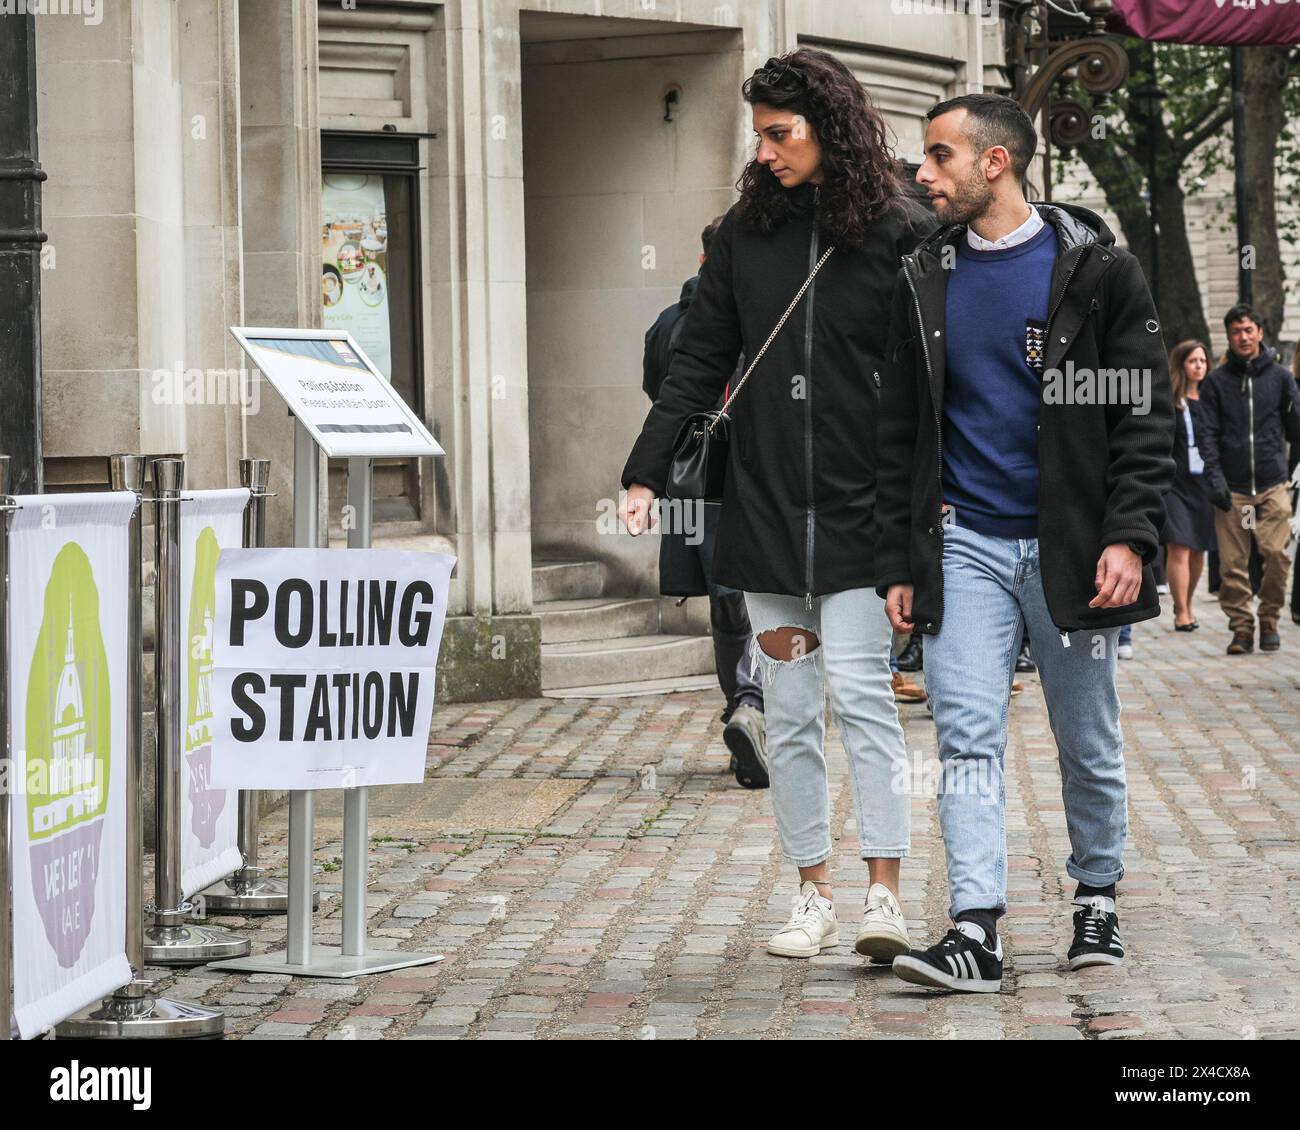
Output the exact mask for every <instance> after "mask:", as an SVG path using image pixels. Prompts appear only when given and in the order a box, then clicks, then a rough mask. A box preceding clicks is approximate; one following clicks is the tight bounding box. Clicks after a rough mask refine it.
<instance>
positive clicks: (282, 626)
mask: <svg viewBox="0 0 1300 1130" xmlns="http://www.w3.org/2000/svg"><path fill="white" fill-rule="evenodd" d="M455 563H456V559H455V558H454V557H449V556H446V555H443V554H437V553H411V552H403V551H398V550H382V549H349V550H345V551H344V550H337V549H335V550H329V549H236V550H223V551H222V553H221V559H220V561H219V562H218V565H217V618H216V619H217V622H216V631H215V634H214V637H213V659H214V661H215V663H216V674H215V676H214V679H213V699H214V704H213V706H214V714H215V717H214V720H213V759H212V780H213V783H214V784H217V785H222V786H226V787H230V788H234V787H238V788H245V789H249V788H252V789H340V788H344V789H346V788H354V787H359V786H361V785H391V784H409V783H414V782H419V781H423V780H424V766H425V759H426V755H427V752H428V743H429V726H430V724H431V722H432V719H433V699H434V676H435V668H436V667H437V663H438V646H439V644H440V643H441V641H442V627H443V621H444V619H445V618H446V615H447V588H448V584H449V582H450V579H451V570H452V566H454V565H455Z"/></svg>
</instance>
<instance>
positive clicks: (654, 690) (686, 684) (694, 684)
mask: <svg viewBox="0 0 1300 1130" xmlns="http://www.w3.org/2000/svg"><path fill="white" fill-rule="evenodd" d="M710 687H712V688H713V689H714V690H717V687H718V677H717V675H716V674H715V673H713V672H710V673H709V674H707V675H682V676H680V677H677V678H673V679H642V680H639V681H637V682H631V683H597V684H596V685H595V686H590V687H560V688H558V689H556V690H550V691H542V695H543V696H544V697H545V698H636V697H638V696H640V695H660V694H676V693H679V692H684V691H707V690H708V689H709V688H710ZM718 693H719V695H721V693H722V692H721V691H719V692H718Z"/></svg>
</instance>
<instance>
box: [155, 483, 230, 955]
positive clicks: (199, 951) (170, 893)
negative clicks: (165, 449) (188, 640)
mask: <svg viewBox="0 0 1300 1130" xmlns="http://www.w3.org/2000/svg"><path fill="white" fill-rule="evenodd" d="M152 466H153V482H154V494H155V499H154V501H155V503H156V507H155V510H154V534H155V544H156V547H157V562H158V568H157V579H156V581H155V582H154V583H155V584H156V585H157V589H156V591H155V594H154V609H155V617H156V624H157V628H156V630H155V632H154V668H155V670H154V675H155V679H156V684H157V702H156V703H155V705H154V711H155V714H154V718H155V720H156V723H157V725H156V727H155V728H156V730H157V733H158V765H157V780H156V785H157V788H156V800H155V803H154V813H155V822H156V832H155V835H154V844H155V848H154V901H153V905H152V906H149V907H146V908H145V912H146V913H148V914H152V915H153V925H151V926H149V927H147V928H146V930H145V941H144V960H145V962H146V963H147V964H149V965H204V964H206V963H207V962H209V961H215V960H216V959H218V958H223V957H238V956H240V955H242V954H246V953H248V951H249V949H250V948H251V946H250V943H249V940H248V939H247V938H245V937H241V936H240V935H238V934H232V933H231V932H230V931H229V930H226V929H223V928H222V927H220V926H206V925H199V924H198V923H194V922H186V921H185V916H186V915H187V914H189V913H190V912H191V911H192V910H194V904H193V903H191V902H189V901H187V900H185V899H184V898H183V897H182V895H181V792H180V789H181V725H182V721H183V719H182V708H181V701H180V695H181V645H182V643H183V641H182V639H181V636H182V635H183V632H182V629H181V560H180V530H181V515H180V506H181V484H182V483H183V482H184V481H185V460H183V459H154V460H152Z"/></svg>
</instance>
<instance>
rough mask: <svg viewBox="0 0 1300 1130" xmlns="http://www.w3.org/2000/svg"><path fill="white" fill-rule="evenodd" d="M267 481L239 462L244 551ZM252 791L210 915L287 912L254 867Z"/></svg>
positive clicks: (253, 536)
mask: <svg viewBox="0 0 1300 1130" xmlns="http://www.w3.org/2000/svg"><path fill="white" fill-rule="evenodd" d="M270 477H271V461H270V460H269V459H241V460H240V461H239V483H240V485H241V486H245V487H248V489H249V490H250V492H251V494H250V496H249V499H248V509H247V510H245V511H244V548H245V549H256V548H259V547H261V546H263V545H265V544H266V500H267V499H268V498H271V497H272V495H271V494H270V493H268V492H267V489H266V487H267V484H268V482H269V481H270ZM259 796H260V794H259V793H258V792H257V791H256V790H255V789H244V790H242V791H241V792H240V794H239V851H240V854H241V855H242V856H243V857H244V865H243V867H241V868H240V869H239V870H238V871H236V872H235V873H234V874H233V875H230V876H228V877H227V878H225V879H222V880H220V881H218V882H216V883H213V884H212V886H210V887H208V888H207V890H205V891H203V892H202V893H201V894H200V895H199V898H201V899H202V900H203V907H204V910H205V912H207V913H214V914H283V913H284V912H285V911H286V910H288V909H289V888H288V886H287V885H286V884H285V883H284V882H282V881H281V880H279V879H272V878H269V877H268V876H267V874H266V872H267V868H265V867H259V866H258V865H257V851H258V845H257V825H258V811H257V805H258V797H259ZM312 899H313V901H312V909H313V910H315V909H316V908H317V907H318V906H319V905H320V892H319V891H314V892H313V893H312Z"/></svg>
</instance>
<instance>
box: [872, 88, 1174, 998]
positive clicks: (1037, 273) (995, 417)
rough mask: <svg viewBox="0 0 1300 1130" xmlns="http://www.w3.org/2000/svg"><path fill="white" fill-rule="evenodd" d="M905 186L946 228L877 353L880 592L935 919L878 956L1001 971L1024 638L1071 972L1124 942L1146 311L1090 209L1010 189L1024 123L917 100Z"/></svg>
mask: <svg viewBox="0 0 1300 1130" xmlns="http://www.w3.org/2000/svg"><path fill="white" fill-rule="evenodd" d="M928 117H929V126H928V128H927V129H926V135H925V163H924V164H923V165H922V166H921V168H920V170H919V171H918V172H917V175H916V179H917V180H918V181H919V182H920V183H921V184H922V185H923V186H925V188H926V190H927V194H928V196H929V197H930V199H931V200H932V201H933V202H934V208H935V212H936V213H937V215H938V217H939V220H940V221H941V222H943V223H944V224H945V226H944V227H943V228H942V229H940V230H939V231H938V232H936V233H935V234H934V235H932V236H930V237H929V238H928V239H927V240H925V241H924V242H923V243H922V244H921V245H920V246H919V247H918V248H917V249H916V251H915V252H914V253H913V254H911V255H905V256H904V257H903V269H902V271H901V272H900V273H899V276H898V282H897V285H896V287H895V290H894V303H893V313H892V317H891V322H890V333H889V344H888V346H887V351H886V353H887V355H886V358H885V367H884V369H883V370H882V373H881V376H882V378H883V380H882V384H881V407H880V422H879V429H878V441H877V446H878V459H879V466H878V471H877V487H876V520H877V524H878V527H879V529H878V533H879V542H878V544H877V547H876V583H877V585H878V588H877V591H878V592H879V593H880V594H881V595H882V596H885V597H886V611H887V613H888V614H889V618H890V621H891V622H892V623H893V626H894V628H895V629H897V630H898V631H912V630H918V631H921V632H923V633H925V634H926V635H928V636H929V637H930V638H929V639H927V640H926V642H925V675H926V689H927V690H928V691H929V692H930V701H931V703H932V704H933V712H934V721H935V729H936V731H937V735H938V745H939V757H940V760H941V763H942V771H941V773H940V785H939V822H940V825H941V827H942V830H943V840H944V848H945V851H946V855H947V862H948V888H949V915H950V916H951V918H952V920H953V929H951V930H950V931H948V933H947V934H946V935H945V936H944V937H943V938H942V939H941V940H940V941H939V942H938V943H937V944H936V945H933V946H931V947H930V948H929V949H925V950H913V951H911V952H910V953H906V954H903V955H900V956H899V957H896V958H895V959H894V972H895V973H896V974H897V975H898V976H899V977H901V978H902V979H903V980H905V981H910V982H913V983H916V984H921V985H927V986H931V987H935V988H946V989H957V990H959V991H964V992H996V991H997V990H998V989H999V988H1000V987H1001V984H1002V946H1001V943H1000V942H999V941H998V937H997V925H996V923H997V919H998V918H999V916H1000V915H1002V914H1003V913H1004V912H1005V910H1006V888H1007V845H1006V821H1005V817H1004V812H1003V805H1004V803H1005V796H1004V787H1003V777H1002V759H1003V751H1004V749H1005V747H1006V741H1007V711H1008V703H1009V700H1010V696H1011V687H1012V680H1013V679H1014V677H1015V665H1016V653H1017V650H1018V648H1019V644H1020V637H1021V633H1022V631H1025V632H1027V634H1028V636H1029V641H1030V644H1031V646H1032V648H1033V654H1034V660H1035V661H1036V663H1037V665H1038V670H1039V673H1040V676H1041V679H1042V686H1043V694H1044V696H1045V697H1046V700H1047V710H1048V715H1049V717H1050V719H1051V724H1052V733H1053V734H1054V735H1055V737H1056V741H1057V747H1058V751H1059V756H1060V763H1061V782H1062V788H1061V791H1062V799H1063V800H1064V804H1065V823H1066V829H1067V831H1068V833H1069V837H1070V847H1071V852H1070V857H1069V859H1068V860H1067V861H1066V870H1067V871H1068V872H1069V874H1070V875H1071V876H1072V877H1073V878H1074V879H1075V881H1076V882H1077V884H1078V886H1077V887H1076V888H1075V891H1074V904H1075V911H1074V938H1073V941H1072V942H1071V944H1070V947H1069V953H1068V960H1069V964H1070V968H1071V969H1078V968H1082V967H1084V966H1088V965H1102V964H1106V965H1113V964H1117V963H1119V962H1120V961H1121V960H1122V959H1123V957H1124V947H1123V945H1122V943H1121V941H1120V936H1119V918H1118V915H1117V913H1116V909H1115V907H1116V901H1115V900H1116V887H1115V884H1116V883H1117V881H1118V880H1119V879H1120V877H1121V876H1122V875H1123V873H1124V841H1125V836H1126V833H1127V826H1128V824H1127V807H1126V805H1127V802H1126V794H1125V781H1124V753H1123V736H1122V734H1121V733H1120V726H1119V695H1118V693H1117V691H1116V688H1115V659H1116V650H1117V636H1118V634H1119V629H1120V626H1121V625H1124V624H1131V623H1135V622H1136V621H1139V620H1146V619H1149V618H1150V617H1152V616H1156V615H1158V614H1159V611H1160V602H1159V599H1158V598H1157V596H1156V591H1155V580H1154V578H1153V577H1152V575H1151V562H1152V561H1153V560H1154V559H1155V556H1156V553H1157V550H1158V547H1159V530H1160V526H1161V523H1162V521H1163V517H1164V505H1163V502H1162V496H1163V494H1164V492H1165V491H1166V490H1167V489H1168V487H1169V485H1170V483H1171V481H1172V478H1173V460H1172V459H1171V458H1170V447H1171V444H1172V436H1173V412H1172V408H1171V404H1170V392H1169V377H1168V372H1167V362H1166V358H1165V349H1164V344H1163V342H1162V340H1161V337H1160V326H1159V323H1158V321H1157V319H1156V312H1155V308H1154V305H1153V303H1152V301H1151V294H1150V292H1149V291H1148V289H1147V285H1146V282H1145V281H1144V280H1143V278H1142V272H1141V270H1140V268H1139V267H1138V264H1137V261H1136V260H1135V259H1134V258H1133V256H1132V255H1130V254H1129V253H1128V252H1127V251H1124V250H1122V249H1120V248H1119V247H1117V246H1116V245H1115V237H1114V235H1112V233H1111V232H1110V230H1109V229H1108V228H1107V227H1106V225H1105V223H1104V222H1103V221H1102V220H1101V218H1100V217H1098V216H1096V215H1094V214H1093V213H1091V212H1087V211H1085V210H1084V209H1082V208H1076V207H1072V206H1069V205H1062V204H1039V205H1032V206H1031V205H1030V204H1029V203H1028V202H1027V201H1026V200H1025V196H1024V190H1023V179H1024V175H1025V170H1026V168H1027V167H1028V164H1029V161H1030V159H1031V158H1032V156H1033V154H1034V152H1035V146H1036V140H1037V139H1036V137H1035V132H1034V127H1033V123H1032V122H1031V121H1030V120H1029V118H1028V117H1027V116H1026V114H1025V113H1024V111H1023V110H1022V109H1021V108H1020V107H1019V106H1018V105H1017V104H1016V103H1015V102H1013V101H1012V100H1011V99H1009V98H1004V97H1002V96H1001V95H993V94H972V95H965V96H963V97H960V98H955V99H952V100H950V101H948V102H943V103H940V104H939V105H938V106H935V107H934V108H933V109H932V110H931V111H930V113H929V115H928Z"/></svg>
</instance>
